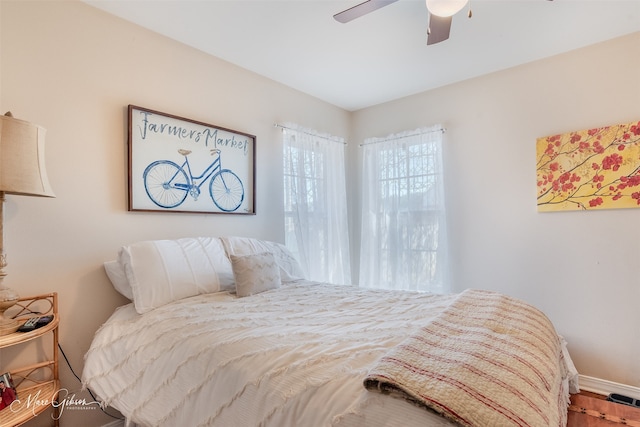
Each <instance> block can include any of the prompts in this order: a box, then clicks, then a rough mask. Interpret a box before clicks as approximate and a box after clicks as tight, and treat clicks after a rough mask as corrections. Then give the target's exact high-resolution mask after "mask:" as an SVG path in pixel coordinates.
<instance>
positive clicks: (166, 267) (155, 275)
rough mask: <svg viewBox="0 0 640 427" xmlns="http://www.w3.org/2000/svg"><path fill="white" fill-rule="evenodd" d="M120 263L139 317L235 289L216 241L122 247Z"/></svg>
mask: <svg viewBox="0 0 640 427" xmlns="http://www.w3.org/2000/svg"><path fill="white" fill-rule="evenodd" d="M118 261H119V262H120V264H121V265H122V266H123V267H124V271H125V273H126V276H127V280H128V281H129V285H130V286H131V289H132V294H133V303H134V305H135V308H136V311H137V312H138V313H140V314H142V313H146V312H147V311H150V310H153V309H154V308H156V307H159V306H161V305H164V304H168V303H170V302H173V301H177V300H179V299H182V298H186V297H190V296H194V295H198V294H204V293H211V292H218V291H220V290H228V289H233V270H232V268H231V262H230V261H229V259H228V258H227V257H226V255H225V251H224V248H223V246H222V243H221V242H220V240H219V239H217V238H212V237H194V238H185V239H178V240H153V241H145V242H138V243H134V244H132V245H129V246H123V247H122V249H120V253H119V255H118Z"/></svg>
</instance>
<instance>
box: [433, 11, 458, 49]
mask: <svg viewBox="0 0 640 427" xmlns="http://www.w3.org/2000/svg"><path fill="white" fill-rule="evenodd" d="M451 19H452V17H451V16H447V17H442V16H437V15H434V14H433V13H430V14H429V32H428V35H427V45H430V44H436V43H440V42H443V41H445V40H446V39H448V38H449V31H450V30H451Z"/></svg>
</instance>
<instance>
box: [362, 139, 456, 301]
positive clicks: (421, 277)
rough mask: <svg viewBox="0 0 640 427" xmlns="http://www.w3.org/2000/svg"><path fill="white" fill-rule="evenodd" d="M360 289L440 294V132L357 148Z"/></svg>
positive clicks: (443, 265) (443, 251)
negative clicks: (360, 195) (359, 157)
mask: <svg viewBox="0 0 640 427" xmlns="http://www.w3.org/2000/svg"><path fill="white" fill-rule="evenodd" d="M363 160H364V164H363V179H362V185H363V201H362V203H363V205H362V235H361V245H360V286H363V287H372V288H386V289H406V290H421V291H430V292H446V291H447V290H448V285H447V284H446V280H447V278H446V272H447V235H446V234H447V233H446V216H445V204H444V189H443V179H442V128H440V127H439V126H438V127H433V128H428V129H420V130H418V131H413V132H406V133H403V134H398V135H392V136H389V137H387V138H371V139H368V140H366V141H365V143H364V144H363Z"/></svg>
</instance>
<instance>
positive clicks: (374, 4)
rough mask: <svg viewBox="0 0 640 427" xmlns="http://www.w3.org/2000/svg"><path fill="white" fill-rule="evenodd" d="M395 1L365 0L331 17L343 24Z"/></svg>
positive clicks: (395, 0)
mask: <svg viewBox="0 0 640 427" xmlns="http://www.w3.org/2000/svg"><path fill="white" fill-rule="evenodd" d="M397 1H398V0H367V1H365V2H364V3H360V4H358V5H355V6H353V7H351V8H349V9H347V10H343V11H342V12H340V13H336V14H335V15H333V18H334V19H335V20H336V21H338V22H341V23H343V24H344V23H347V22H349V21H352V20H354V19H356V18H359V17H361V16H363V15H366V14H367V13H370V12H373V11H374V10H378V9H380V8H381V7H384V6H387V5H389V4H391V3H395V2H397Z"/></svg>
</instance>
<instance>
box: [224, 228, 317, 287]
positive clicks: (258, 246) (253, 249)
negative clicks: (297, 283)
mask: <svg viewBox="0 0 640 427" xmlns="http://www.w3.org/2000/svg"><path fill="white" fill-rule="evenodd" d="M220 240H221V241H222V244H223V245H224V248H225V250H226V251H227V254H228V255H229V257H231V255H250V254H256V253H261V252H271V253H272V254H273V256H274V257H275V259H276V262H277V263H278V266H279V267H280V277H281V279H282V281H283V282H289V281H292V280H299V279H304V278H305V274H304V272H303V270H302V267H301V266H300V263H299V262H298V260H297V259H296V258H295V257H294V256H293V254H292V253H291V251H289V249H287V247H286V246H285V245H283V244H280V243H276V242H270V241H268V240H259V239H254V238H251V237H235V236H232V237H221V238H220Z"/></svg>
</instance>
